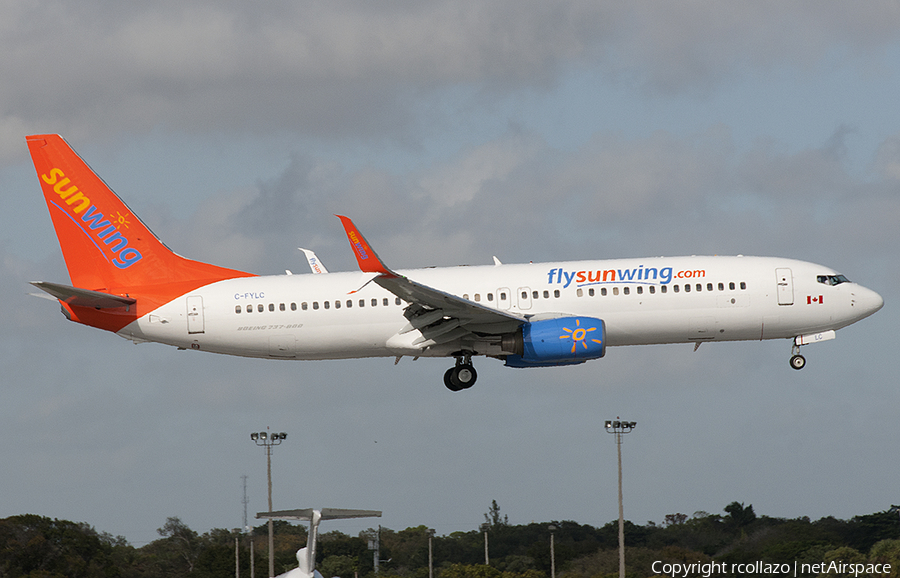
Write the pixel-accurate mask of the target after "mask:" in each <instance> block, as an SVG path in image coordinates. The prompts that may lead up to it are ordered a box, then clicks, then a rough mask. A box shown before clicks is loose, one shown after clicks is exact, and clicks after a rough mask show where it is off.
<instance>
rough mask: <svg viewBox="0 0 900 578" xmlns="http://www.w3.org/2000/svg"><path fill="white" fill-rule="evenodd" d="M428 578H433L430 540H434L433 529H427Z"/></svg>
mask: <svg viewBox="0 0 900 578" xmlns="http://www.w3.org/2000/svg"><path fill="white" fill-rule="evenodd" d="M426 532H427V533H428V578H434V558H433V557H432V550H431V540H432V539H433V538H434V528H428V530H426Z"/></svg>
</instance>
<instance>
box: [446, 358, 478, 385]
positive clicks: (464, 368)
mask: <svg viewBox="0 0 900 578" xmlns="http://www.w3.org/2000/svg"><path fill="white" fill-rule="evenodd" d="M476 379H478V373H477V372H476V371H475V367H474V366H473V365H472V364H471V363H464V364H462V365H457V366H456V367H454V368H453V373H452V374H451V375H450V381H452V382H453V383H455V384H458V385H459V388H460V389H469V388H470V387H472V386H473V385H475V380H476Z"/></svg>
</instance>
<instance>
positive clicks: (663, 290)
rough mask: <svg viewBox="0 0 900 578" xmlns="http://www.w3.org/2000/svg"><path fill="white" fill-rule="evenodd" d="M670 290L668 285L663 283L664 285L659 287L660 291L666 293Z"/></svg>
mask: <svg viewBox="0 0 900 578" xmlns="http://www.w3.org/2000/svg"><path fill="white" fill-rule="evenodd" d="M676 287H677V285H676ZM668 290H669V287H668V285H663V286H662V287H660V288H659V292H660V293H665V292H666V291H668Z"/></svg>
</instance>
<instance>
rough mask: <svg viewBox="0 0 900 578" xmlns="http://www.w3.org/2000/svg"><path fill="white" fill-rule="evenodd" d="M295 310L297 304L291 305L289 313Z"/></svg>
mask: <svg viewBox="0 0 900 578" xmlns="http://www.w3.org/2000/svg"><path fill="white" fill-rule="evenodd" d="M296 310H297V304H296V303H291V311H296Z"/></svg>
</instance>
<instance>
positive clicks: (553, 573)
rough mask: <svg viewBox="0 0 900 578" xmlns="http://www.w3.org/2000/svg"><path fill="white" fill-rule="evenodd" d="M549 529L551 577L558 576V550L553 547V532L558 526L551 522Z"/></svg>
mask: <svg viewBox="0 0 900 578" xmlns="http://www.w3.org/2000/svg"><path fill="white" fill-rule="evenodd" d="M547 529H548V530H550V578H556V552H554V549H553V533H554V532H556V530H557V529H558V528H557V527H556V526H555V525H553V524H550V525H549V526H548V527H547Z"/></svg>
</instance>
